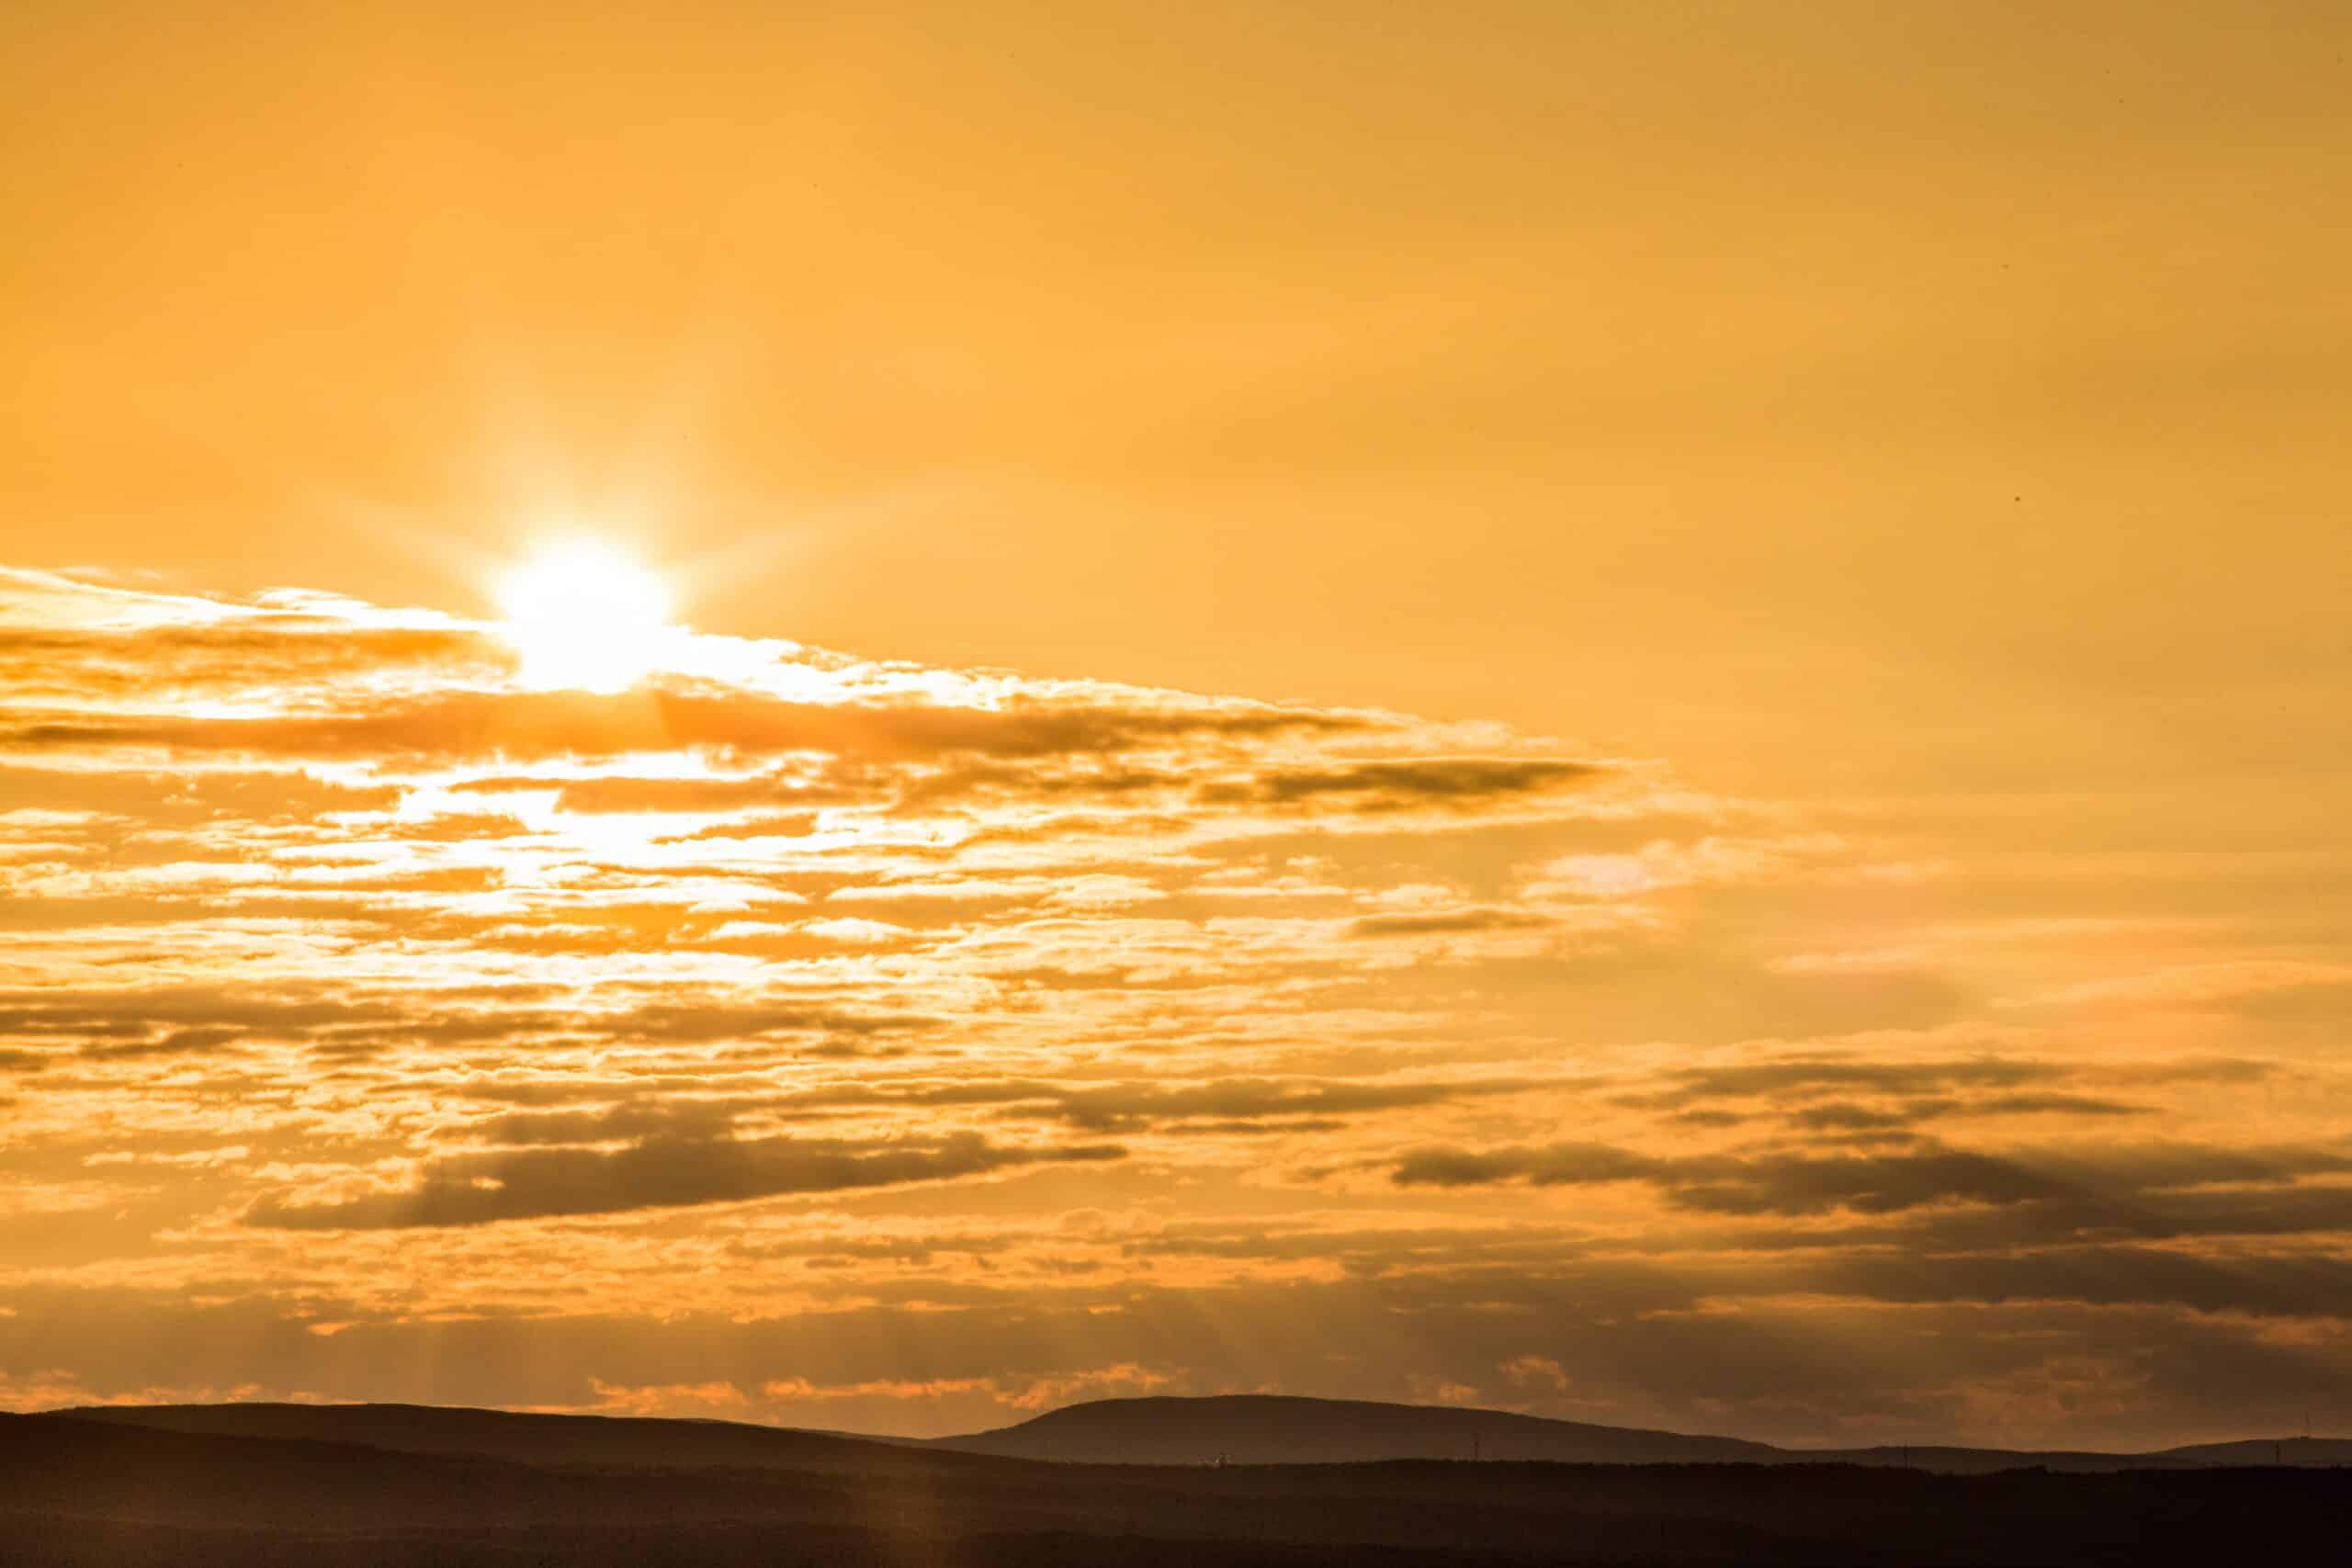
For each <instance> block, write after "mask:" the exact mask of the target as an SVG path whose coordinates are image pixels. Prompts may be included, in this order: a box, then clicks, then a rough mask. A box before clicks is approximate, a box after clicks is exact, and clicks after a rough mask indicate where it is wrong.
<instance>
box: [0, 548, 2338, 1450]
mask: <svg viewBox="0 0 2352 1568" xmlns="http://www.w3.org/2000/svg"><path fill="white" fill-rule="evenodd" d="M1702 784H1703V781H1694V780H1690V779H1685V778H1680V777H1678V776H1677V775H1676V774H1675V773H1672V772H1671V771H1670V770H1669V769H1668V768H1667V767H1665V766H1663V765H1662V764H1660V763H1658V762H1656V761H1651V760H1647V759H1641V758H1633V757H1618V756H1611V755H1606V754H1601V753H1598V752H1596V751H1594V750H1591V749H1589V748H1586V747H1582V746H1576V745H1569V744H1566V743H1564V742H1559V741H1555V740H1552V739H1546V738H1544V737H1539V736H1530V735H1525V734H1521V733H1516V732H1513V731H1511V730H1509V729H1506V728H1502V727H1499V726H1494V725H1485V724H1466V723H1453V724H1440V723H1433V722H1428V721H1423V720H1420V719H1418V718H1415V717H1412V716H1408V715H1400V714H1395V713H1387V712H1377V711H1370V710H1361V711H1359V710H1345V709H1337V708H1328V707H1316V706H1311V705H1279V704H1269V703H1262V702H1250V701H1242V700H1238V699H1225V698H1216V697H1207V696H1199V695H1194V694H1184V693H1176V692H1166V691H1158V690H1148V689H1142V688H1135V687H1126V686H1117V685H1112V684H1107V683H1103V682H1091V681H1083V680H1076V681H1055V680H1045V679H1031V678H1027V677H1023V676H1016V675H1010V674H1006V673H1003V672H1000V671H954V670H933V669H927V668H922V667H916V666H908V665H901V664H888V663H876V662H869V661H865V660H857V659H854V658H852V657H848V656H845V655H841V654H836V653H830V652H825V651H823V650H819V649H808V648H803V647H799V646H797V645H793V644H787V643H776V642H753V641H746V640H742V639H731V638H723V637H690V638H685V639H684V640H682V642H681V644H680V646H679V649H677V657H676V658H675V659H674V660H673V661H672V663H671V666H670V667H669V668H667V669H665V670H664V671H662V672H661V673H659V674H657V675H656V676H655V677H653V678H652V679H651V680H650V681H649V682H646V683H644V684H643V685H641V686H640V687H639V688H637V689H634V690H632V691H629V692H627V693H623V694H617V695H613V696H597V695H592V694H581V693H563V692H546V691H534V690H527V689H526V688H525V687H524V686H523V685H522V684H521V682H519V680H518V678H517V667H516V660H515V657H514V654H513V650H512V649H510V648H509V647H508V645H507V644H506V642H505V640H504V639H503V637H502V635H501V634H500V632H499V630H498V628H496V627H493V626H483V625H479V624H475V623H469V622H465V621H460V620H457V619H454V618H451V617H447V616H442V615H435V614H432V613H429V612H424V611H401V612H394V611H390V610H385V609H382V608H379V607H375V606H369V605H365V604H355V603H351V602H348V601H344V600H337V599H330V598H326V597H323V596H319V595H311V594H300V593H282V594H276V595H270V596H267V597H266V598H263V599H260V600H256V601H254V602H249V603H230V602H225V601H217V600H210V599H204V598H200V597H195V596H186V595H174V594H170V593H165V592H154V591H148V590H134V589H127V588H123V587H120V586H111V585H104V584H97V583H93V582H88V581H78V580H75V579H72V578H68V577H61V576H56V575H50V574H40V573H30V572H0V937H5V942H4V943H0V1109H5V1111H6V1115H7V1118H8V1123H7V1124H8V1128H9V1132H8V1134H7V1136H6V1139H5V1141H0V1200H4V1202H0V1258H5V1259H6V1263H5V1264H0V1393H5V1394H6V1397H7V1398H8V1400H9V1401H11V1402H13V1403H16V1404H47V1403H58V1402H62V1401H65V1400H76V1399H84V1398H106V1397H164V1396H175V1397H198V1396H204V1395H205V1394H207V1393H209V1394H213V1395H225V1394H227V1393H232V1392H233V1393H254V1394H263V1393H266V1394H274V1395H296V1394H303V1395H309V1394H316V1395H324V1396H332V1397H377V1398H413V1399H446V1400H455V1401H464V1402H471V1403H513V1404H532V1405H541V1406H548V1407H560V1408H582V1409H585V1408H597V1409H615V1410H623V1409H626V1410H637V1411H673V1412H678V1413H693V1414H722V1415H732V1416H750V1417H755V1418H764V1419H778V1420H789V1421H799V1422H804V1423H808V1424H815V1425H826V1426H862V1427H875V1428H879V1429H898V1430H909V1431H931V1430H942V1429H948V1428H953V1427H971V1426H979V1425H985V1424H988V1423H989V1422H992V1421H1001V1420H1003V1419H1008V1418H1012V1417H1013V1416H1017V1415H1018V1414H1020V1413H1023V1412H1027V1411H1030V1410H1034V1409H1035V1408H1038V1407H1040V1406H1042V1405H1044V1404H1051V1403H1054V1402H1056V1401H1059V1400H1063V1399H1070V1398H1080V1397H1087V1396H1090V1395H1091V1394H1095V1393H1114V1392H1148V1391H1159V1392H1195V1393H1199V1392H1214V1391H1218V1390H1231V1389H1250V1388H1260V1387H1271V1388H1281V1389H1289V1390H1293V1391H1295V1392H1301V1393H1327V1394H1359V1395H1367V1396H1376V1397H1386V1398H1439V1397H1444V1398H1475V1399H1477V1400H1479V1401H1482V1402H1485V1403H1488V1404H1505V1405H1510V1406H1513V1407H1519V1408H1526V1409H1530V1410H1535V1411H1539V1412H1543V1413H1548V1414H1555V1415H1560V1416H1573V1417H1577V1418H1585V1419H1599V1420H1610V1421H1618V1422H1627V1423H1641V1422H1645V1421H1655V1422H1658V1423H1663V1424H1670V1425H1674V1426H1678V1427H1689V1428H1705V1429H1714V1430H1723V1431H1729V1432H1736V1433H1741V1434H1746V1435H1752V1436H1758V1437H1765V1438H1779V1439H1783V1440H1790V1439H1793V1440H1800V1441H1802V1440H1820V1441H1851V1440H1860V1439H1869V1440H1878V1439H1881V1438H1883V1439H1886V1440H1923V1439H1928V1438H1973V1439H1978V1440H2000V1441H2015V1442H2026V1441H2049V1442H2091V1441H2106V1442H2117V1441H2145V1442H2151V1443H2153V1442H2159V1441H2165V1440H2171V1439H2177V1438H2192V1437H2199V1436H2210V1435H2222V1434H2224V1433H2229V1432H2235V1431H2242V1430H2249V1429H2259V1428H2262V1427H2266V1426H2267V1427H2277V1426H2278V1425H2279V1424H2280V1423H2281V1422H2282V1421H2283V1420H2284V1417H2283V1416H2279V1415H2278V1411H2279V1410H2280V1409H2283V1408H2284V1405H2282V1404H2280V1402H2282V1401H2286V1402H2290V1403H2293V1404H2295V1405H2296V1406H2297V1409H2298V1412H2299V1410H2300V1403H2301V1400H2302V1399H2303V1398H2305V1397H2309V1398H2311V1399H2312V1401H2313V1402H2314V1404H2315V1405H2318V1406H2324V1408H2325V1409H2326V1410H2328V1411H2340V1412H2341V1418H2342V1420H2343V1421H2344V1422H2346V1423H2352V1381H2347V1380H2352V1332H2347V1324H2352V1273H2347V1270H2352V1144H2347V1143H2346V1139H2345V1136H2344V1134H2343V1128H2344V1126H2345V1125H2346V1110H2347V1106H2346V1082H2345V1078H2344V1076H2343V1074H2342V1072H2341V1069H2340V1067H2339V1066H2338V1063H2337V1056H2338V1052H2339V1048H2340V1045H2341V1040H2340V1032H2341V1026H2342V1021H2343V1015H2342V1010H2341V1009H2340V1007H2339V1006H2336V1005H2335V1003H2337V1002H2339V1001H2340V999H2341V993H2342V991H2343V987H2344V976H2346V974H2352V964H2347V962H2346V954H2345V953H2343V952H2341V951H2339V948H2340V942H2341V938H2340V936H2339V935H2337V934H2335V932H2334V931H2319V930H2317V929H2315V928H2314V927H2313V926H2312V922H2311V921H2310V920H2309V919H2290V918H2289V917H2287V916H2282V915H2280V914H2279V913H2278V907H2279V906H2278V901H2276V900H2273V899H2269V898H2268V897H2267V896H2265V897H2256V896H2255V895H2254V894H2250V893H2249V894H2245V895H2244V896H2241V892H2240V890H2239V889H2238V886H2237V885H2235V884H2226V883H2222V882H2209V883H2208V884H2207V885H2205V886H2204V887H2203V889H2202V891H2201V892H2200V895H2199V897H2201V898H2202V899H2203V900H2204V902H2202V903H2200V904H2199V905H2198V906H2197V907H2196V908H2194V909H2190V908H2186V907H2181V908H2175V907H2171V906H2164V907H2157V906H2156V905H2154V904H2152V902H2151V896H2150V895H2149V894H2148V891H2147V886H2148V884H2147V881H2146V879H2145V878H2144V877H2141V876H2140V874H2139V873H2137V872H2134V873H2131V874H2129V875H2125V874H2118V875H2117V877H2116V878H2115V880H2113V882H2112V884H2111V886H2110V885H2109V884H2108V883H2103V882H2099V881H2098V880H2097V879H2096V878H2086V874H2084V873H2083V872H2082V871H2081V869H2080V868H2079V867H2078V866H2076V865H2075V864H2074V863H2067V862H2053V863H2051V864H2050V865H2048V866H2040V867H2026V868H2018V867H2015V866H2008V865H2001V866H1986V865H1984V864H1979V863H1972V862H1970V861H1969V859H1968V856H1967V853H1966V845H1965V844H1964V843H1962V842H1961V841H1960V840H1958V839H1956V838H1953V837H1951V834H1952V832H1953V829H1951V828H1950V827H1949V824H1950V823H1951V821H1952V820H1954V819H1955V818H1957V817H1958V816H1960V815H1963V814H1962V813H1961V812H1960V810H1959V808H1958V807H1952V806H1951V805H1949V804H1948V803H1947V804H1943V805H1938V804H1937V803H1917V802H1913V803H1907V804H1906V803H1902V802H1893V803H1876V804H1873V805H1871V806H1870V807H1869V808H1867V809H1865V808H1863V807H1858V806H1855V805H1853V804H1852V803H1848V805H1847V807H1846V808H1845V809H1843V810H1841V811H1830V810H1826V809H1817V808H1815V807H1813V806H1811V805H1809V804H1808V803H1806V802H1802V801H1796V802H1792V801H1785V800H1764V799H1745V798H1736V797H1732V796H1728V795H1722V794H1718V793H1709V792H1708V791H1707V790H1706V789H1704V788H1703V787H1702ZM2134 878H2138V880H2134ZM2100 887H2108V888H2109V891H2108V892H2107V893H2105V894H2104V895H2102V894H2100V893H2099V892H2098V889H2099V888H2100ZM2316 1418H2317V1416H2316V1415H2315V1419H2316Z"/></svg>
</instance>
